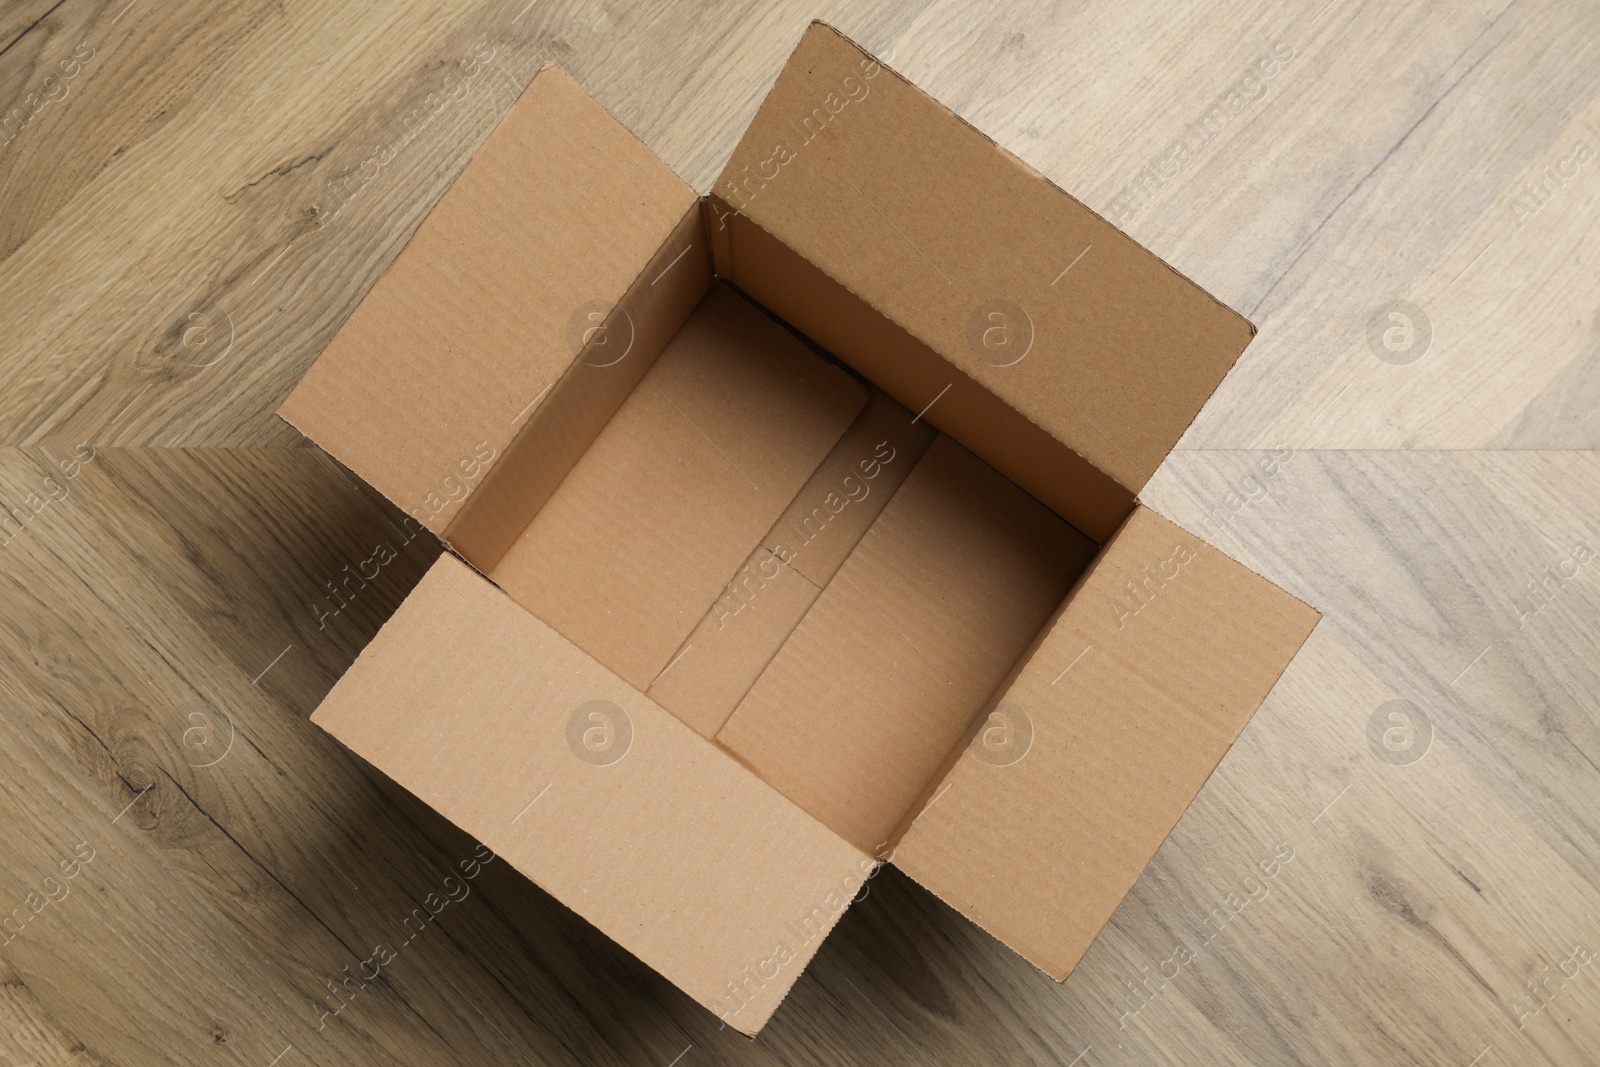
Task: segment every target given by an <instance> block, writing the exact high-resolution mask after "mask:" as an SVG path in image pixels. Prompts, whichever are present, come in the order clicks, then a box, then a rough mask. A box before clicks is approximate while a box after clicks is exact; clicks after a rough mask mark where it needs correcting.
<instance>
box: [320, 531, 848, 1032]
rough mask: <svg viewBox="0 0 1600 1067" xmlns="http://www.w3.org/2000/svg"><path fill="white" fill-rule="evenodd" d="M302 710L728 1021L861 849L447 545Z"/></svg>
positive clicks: (750, 1008) (785, 968)
mask: <svg viewBox="0 0 1600 1067" xmlns="http://www.w3.org/2000/svg"><path fill="white" fill-rule="evenodd" d="M312 721H313V722H315V723H317V724H318V725H320V726H321V727H322V728H324V729H326V730H327V731H328V732H329V733H331V734H333V735H334V736H335V737H337V738H338V739H339V740H340V741H342V742H343V743H344V744H346V745H347V746H349V747H350V748H351V749H352V750H354V751H355V752H356V753H357V754H358V755H360V756H361V757H362V758H364V759H366V760H367V761H368V762H370V763H372V764H373V765H374V766H376V767H377V768H378V769H379V770H381V771H383V772H384V773H385V774H387V775H389V777H391V778H393V779H394V780H395V781H396V782H398V783H400V784H401V785H403V786H405V787H406V788H408V789H410V790H411V791H412V792H413V793H415V794H416V795H417V796H418V797H419V798H421V799H422V800H424V801H426V802H427V803H428V804H430V805H432V806H433V807H434V808H435V809H436V810H438V811H439V812H440V813H441V814H443V815H444V816H445V817H446V818H448V819H450V820H451V821H452V822H454V823H455V824H456V825H457V826H459V827H461V828H462V829H463V830H464V831H466V832H467V833H469V834H472V835H473V836H474V837H476V838H478V839H479V840H480V841H482V842H483V843H484V844H485V845H487V846H489V847H490V848H491V849H493V850H494V851H495V853H496V854H498V855H499V856H501V857H503V858H505V859H506V860H508V861H509V862H510V863H511V864H512V865H513V866H515V867H516V868H517V869H518V870H520V871H522V872H523V873H524V874H526V875H527V876H528V877H529V878H531V879H533V880H534V881H535V882H537V883H538V884H539V885H540V886H541V887H542V888H544V889H545V890H546V891H548V892H549V893H551V894H552V895H553V896H555V897H556V898H557V899H559V900H560V901H561V902H562V903H563V904H566V905H567V906H568V907H570V908H572V910H574V911H575V912H577V913H578V914H579V915H582V916H583V917H584V918H585V919H587V920H588V921H589V922H591V923H593V924H594V925H595V926H596V927H598V928H599V929H600V930H601V931H602V932H603V933H605V934H606V935H607V936H609V937H611V938H612V939H613V940H614V941H616V942H617V943H618V944H620V945H622V946H623V947H624V948H626V949H627V950H628V951H630V952H632V953H633V954H634V955H635V956H637V957H638V958H639V959H641V960H643V961H644V962H645V963H646V964H648V965H649V966H650V967H652V968H654V969H655V970H656V971H658V972H659V973H660V974H662V975H664V976H665V977H666V978H668V979H669V980H671V981H672V982H673V983H675V984H676V985H677V986H678V987H679V988H680V989H682V990H683V991H684V992H686V993H688V994H689V995H690V996H691V997H693V998H694V999H695V1000H697V1001H698V1002H699V1003H701V1004H702V1005H704V1006H705V1007H707V1008H709V1009H710V1010H712V1011H714V1012H716V1013H717V1014H718V1015H720V1016H722V1017H723V1018H725V1019H726V1020H727V1022H728V1024H729V1025H731V1026H733V1027H735V1028H737V1029H739V1030H741V1031H743V1032H745V1033H754V1032H755V1031H756V1030H758V1029H759V1028H760V1027H761V1025H762V1024H763V1023H764V1022H765V1021H766V1019H767V1018H768V1016H770V1015H771V1013H772V1011H773V1009H775V1008H776V1007H777V1005H778V1003H779V1001H781V1000H782V999H783V996H784V994H785V993H786V992H787V991H788V989H789V987H790V985H792V984H793V982H794V980H795V978H796V977H798V976H799V974H800V971H801V970H802V969H803V968H804V966H805V964H806V961H807V960H809V959H810V958H811V956H812V954H813V953H814V952H815V951H816V949H817V946H818V945H819V944H820V943H821V941H822V938H823V937H824V936H825V935H826V933H827V932H828V930H829V929H831V928H832V926H833V924H834V922H835V921H836V920H837V918H838V916H839V915H840V914H841V913H842V912H843V910H844V908H845V907H846V906H847V905H848V903H849V902H850V900H851V899H852V898H853V897H854V895H855V894H856V892H857V891H858V889H859V888H860V886H861V883H862V882H863V881H864V880H865V878H866V876H867V875H868V874H869V873H870V872H871V870H872V868H873V866H874V864H873V861H872V860H871V859H870V858H868V857H867V856H865V855H863V854H862V853H861V852H859V851H857V850H856V849H854V848H851V847H850V846H849V845H847V844H846V843H845V842H844V841H842V840H840V838H839V837H837V836H836V835H835V834H833V833H831V832H829V831H828V830H827V829H825V828H824V827H823V826H822V825H821V824H819V823H818V822H817V821H816V820H814V819H812V818H811V817H810V816H809V815H807V814H806V813H805V812H803V811H801V810H800V809H799V808H797V807H795V806H794V805H793V804H791V803H790V802H789V801H787V800H785V799H784V798H783V797H782V796H780V795H779V794H778V793H777V792H776V791H775V790H773V789H772V788H771V787H769V786H767V785H765V784H764V783H762V782H761V781H760V779H758V778H756V777H755V775H753V774H750V773H749V772H748V771H746V770H745V769H744V768H743V767H741V766H739V764H738V763H736V762H735V761H734V760H733V759H732V758H731V757H729V756H728V755H727V754H725V753H723V752H722V751H720V750H719V749H718V748H717V747H716V746H715V745H713V744H712V743H711V742H709V741H707V740H705V739H704V738H702V737H700V736H699V735H698V734H696V733H695V732H694V731H692V730H690V729H689V728H688V727H686V726H684V725H683V724H682V723H680V722H678V721H677V720H676V719H675V718H673V717H672V716H671V715H670V714H668V713H667V712H666V711H664V710H662V709H661V708H660V707H658V706H657V705H656V704H654V703H653V702H652V701H650V700H649V699H647V698H646V697H644V696H643V695H641V694H640V693H639V692H638V691H636V690H635V689H633V688H632V687H631V686H629V685H628V684H627V683H626V682H624V681H622V680H621V679H620V678H618V677H617V676H616V675H614V674H612V673H611V672H610V671H608V670H606V669H605V668H604V667H602V666H600V664H599V663H597V662H596V661H595V660H594V659H592V658H591V657H589V656H587V655H586V654H584V653H583V652H582V651H580V650H579V649H578V648H577V647H576V646H574V645H573V644H572V643H571V642H569V641H567V640H566V639H565V638H563V637H561V636H560V635H559V634H557V633H556V632H555V631H554V630H552V629H550V628H549V627H548V626H546V625H545V624H544V623H542V622H540V621H539V620H538V619H537V618H535V617H534V616H533V615H531V614H529V613H528V612H526V611H524V610H523V609H522V608H520V607H518V606H517V605H516V604H514V603H513V602H512V601H511V600H509V599H508V598H507V597H506V596H505V595H504V594H503V593H501V592H500V591H499V590H497V589H495V588H494V586H492V585H491V584H490V583H489V582H488V581H487V580H485V579H484V578H482V577H480V576H479V575H477V574H475V573H473V572H472V571H471V570H470V569H469V568H467V567H466V566H465V565H463V564H462V563H461V562H460V561H458V560H457V559H455V558H454V557H452V556H449V555H445V556H441V557H440V558H439V560H438V562H437V563H435V564H434V566H433V568H432V569H431V570H429V572H428V574H427V575H426V576H425V577H424V578H423V580H422V582H421V583H420V584H419V585H418V586H417V588H416V589H415V590H414V591H413V592H412V594H411V596H410V597H409V598H408V599H407V600H406V602H405V603H404V604H403V605H402V606H401V608H400V610H399V611H398V612H397V613H396V614H395V615H394V616H393V618H391V619H390V620H389V622H388V623H387V624H386V625H385V626H384V628H383V629H382V631H380V632H379V634H378V636H377V637H376V638H375V639H374V640H373V642H372V643H371V644H370V645H369V646H368V647H367V649H366V650H365V651H364V652H362V654H361V656H360V658H359V659H357V661H356V663H355V665H354V666H352V667H351V668H350V670H349V672H348V673H346V674H345V676H344V677H343V678H342V679H341V680H340V681H339V683H338V685H337V686H335V687H334V689H333V691H332V692H331V693H329V695H328V697H327V698H326V700H324V701H323V703H322V706H321V707H319V708H318V709H317V712H316V714H315V715H314V716H313V717H312Z"/></svg>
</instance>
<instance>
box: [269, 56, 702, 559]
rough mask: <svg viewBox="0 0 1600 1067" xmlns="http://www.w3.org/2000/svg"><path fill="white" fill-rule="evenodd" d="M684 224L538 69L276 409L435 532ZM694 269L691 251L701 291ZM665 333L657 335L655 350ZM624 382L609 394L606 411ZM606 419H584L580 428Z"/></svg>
mask: <svg viewBox="0 0 1600 1067" xmlns="http://www.w3.org/2000/svg"><path fill="white" fill-rule="evenodd" d="M691 214H694V215H698V210H697V200H696V197H695V195H694V192H693V191H692V190H691V189H689V187H688V186H686V185H685V184H684V183H683V182H682V181H681V180H680V179H679V178H678V177H677V176H676V175H674V174H673V173H672V171H671V170H670V169H669V168H668V167H667V166H666V165H665V164H664V163H662V162H661V161H660V160H659V159H657V158H656V157H655V155H654V154H653V153H651V152H650V150H649V149H648V148H646V147H645V146H644V145H643V144H642V143H641V142H640V141H639V140H638V139H637V138H635V137H634V136H633V135H632V134H631V133H629V132H628V130H627V129H626V128H624V127H623V126H622V125H621V124H620V123H619V122H617V120H616V119H614V118H612V117H611V116H610V115H609V114H607V113H606V111H605V110H604V109H603V108H602V107H601V106H600V105H599V104H598V103H596V102H595V101H594V100H592V99H591V98H590V97H589V96H588V95H587V94H585V93H584V92H583V90H582V89H580V88H578V86H577V84H576V83H574V82H573V81H572V80H571V79H570V78H568V77H567V75H566V74H564V73H563V72H562V71H561V70H559V69H558V68H556V67H550V66H547V67H545V68H544V69H543V70H541V71H540V72H539V74H538V75H537V76H536V77H535V78H534V79H533V81H532V82H531V83H530V84H529V86H528V88H527V89H526V90H525V91H524V92H523V94H522V96H521V97H520V98H519V99H518V101H517V103H516V104H515V106H513V107H512V109H511V111H510V112H509V113H508V114H507V115H506V117H505V118H504V119H503V120H502V121H501V122H500V124H499V125H498V126H497V127H496V128H495V130H494V132H493V133H491V134H490V135H489V138H488V139H487V140H486V141H485V142H484V145H483V147H482V148H481V149H480V150H479V151H478V153H477V154H476V155H475V156H474V157H473V159H472V161H471V162H470V163H469V164H468V165H467V167H466V168H465V169H464V170H463V171H462V173H461V175H460V177H458V178H457V179H456V181H455V183H454V184H453V185H451V187H450V188H449V190H448V191H447V192H446V193H445V194H444V196H443V197H442V198H441V199H440V200H439V203H438V204H437V205H436V206H435V207H434V208H433V210H432V211H431V212H430V213H429V214H428V216H427V217H426V218H425V219H424V220H423V222H422V224H421V226H419V227H418V229H417V231H416V233H415V234H414V235H413V236H412V238H411V240H410V242H409V243H408V244H407V245H406V247H405V248H404V249H403V250H402V251H401V253H400V255H399V256H398V257H397V258H396V259H395V261H394V263H393V264H391V265H390V267H389V269H388V270H387V271H386V272H385V273H384V274H383V276H382V277H381V278H379V279H378V282H377V284H375V285H374V286H373V288H372V290H371V291H370V292H368V294H367V295H366V297H365V298H364V299H363V300H362V302H361V304H360V305H359V306H358V307H357V308H356V310H355V312H354V313H352V314H351V316H350V318H349V319H348V320H347V321H346V322H345V324H344V325H343V327H341V328H340V330H339V332H338V334H337V335H336V336H335V337H334V338H333V340H332V341H331V342H330V343H329V345H328V347H327V349H326V350H325V351H324V352H323V353H322V355H321V356H320V357H319V358H318V359H317V361H316V362H315V363H314V364H313V365H312V366H311V369H310V370H309V371H308V372H307V374H306V376H305V377H304V378H303V379H302V380H301V382H300V384H299V385H298V386H297V387H296V388H295V390H294V391H293V392H292V393H291V394H290V395H289V397H288V399H287V400H285V401H284V403H283V406H282V408H281V409H280V414H281V415H282V416H283V417H284V418H285V419H287V420H288V421H289V422H290V423H292V424H293V425H294V426H295V427H297V428H298V429H299V430H300V431H301V432H303V433H304V434H305V435H306V436H307V437H310V438H311V439H312V440H313V441H315V442H316V443H317V444H318V445H320V446H322V448H323V449H324V450H326V451H327V452H329V453H331V454H332V455H333V456H334V457H335V458H337V459H338V460H339V461H340V462H342V463H343V464H344V465H345V466H347V467H349V468H350V469H351V470H353V471H355V472H356V473H357V474H358V475H360V476H361V477H362V478H364V479H365V480H366V481H367V482H369V483H370V484H372V485H373V486H374V487H375V488H377V489H378V490H379V491H380V492H382V493H383V494H384V495H385V496H387V497H388V498H389V499H390V500H392V501H394V502H395V503H396V504H398V505H399V506H400V507H401V508H402V509H404V510H406V511H407V512H409V513H410V514H412V515H413V516H415V517H416V518H417V519H418V520H419V521H421V522H422V523H423V524H424V525H426V526H428V527H429V528H430V529H432V530H433V531H435V532H436V533H441V534H442V533H444V532H445V530H446V529H447V528H448V527H449V525H450V523H451V520H452V519H453V518H454V517H455V516H456V515H457V513H458V512H459V511H461V509H462V508H463V506H464V505H465V504H466V502H467V501H468V500H469V499H471V498H472V496H473V494H474V493H475V492H476V491H477V490H478V489H480V488H481V487H482V486H483V485H484V484H485V482H486V481H487V480H488V475H489V472H490V470H491V469H492V468H493V467H494V466H495V465H496V464H497V463H498V462H499V461H500V460H501V459H502V458H503V457H504V456H505V455H506V454H507V451H508V448H509V447H510V446H511V444H512V442H513V438H514V437H515V436H516V435H517V434H518V432H519V430H521V429H522V428H523V427H524V425H525V424H526V423H527V422H528V421H529V419H530V418H532V417H533V414H531V413H534V409H535V408H536V407H537V405H538V403H539V402H541V401H542V400H544V399H545V398H547V396H548V394H550V393H551V391H552V389H553V387H554V386H555V384H556V383H557V382H558V380H560V379H561V378H562V376H563V375H564V374H565V373H566V372H567V371H568V370H569V368H570V367H571V366H572V365H573V363H574V360H575V357H576V356H577V354H578V352H579V351H580V349H581V348H582V347H583V346H584V345H585V344H586V343H590V342H592V341H593V340H594V338H595V337H596V335H597V331H596V326H597V325H599V324H600V322H601V320H603V319H604V318H605V315H606V313H607V312H608V311H609V310H610V309H612V308H615V307H616V306H617V304H618V303H619V302H620V301H621V300H622V299H623V297H624V295H625V294H626V293H627V292H628V291H629V289H630V286H631V285H632V284H633V283H635V281H636V279H638V278H639V277H640V275H641V273H642V272H644V271H645V270H646V268H647V265H648V264H650V263H651V261H652V257H654V256H656V255H657V253H658V251H664V245H665V243H666V242H667V241H668V239H669V237H670V236H671V235H673V234H674V232H675V231H679V230H683V223H684V220H685V217H686V216H689V215H691ZM691 221H692V222H693V224H694V225H693V231H692V232H693V234H694V235H695V237H696V238H697V239H698V235H699V233H700V230H701V227H700V225H699V220H698V218H697V217H696V218H694V219H692V220H691ZM685 232H688V231H685ZM685 239H687V238H685ZM702 245H703V242H702ZM678 253H679V250H678V249H672V250H671V251H670V252H668V253H667V256H666V258H667V259H669V260H670V259H671V257H672V256H673V255H677V254H678ZM708 258H709V257H708V254H702V255H701V256H700V257H699V261H700V263H699V269H700V270H701V271H702V272H703V273H704V274H705V283H706V284H709V280H710V277H709V265H708V263H707V260H708ZM674 269H675V270H676V271H677V272H679V276H680V277H681V275H682V272H685V271H688V270H690V269H691V267H690V266H686V265H684V264H682V263H678V264H676V265H675V268H674ZM663 273H664V272H663ZM657 288H658V289H659V288H660V287H659V286H658V287H657ZM701 292H704V285H703V284H702V285H701V286H700V287H699V291H698V292H695V291H693V287H690V290H688V291H685V292H684V293H683V294H682V295H681V296H680V298H679V299H678V300H676V301H675V302H674V304H675V306H676V305H682V314H684V315H686V314H687V313H688V310H689V309H690V308H692V307H693V306H694V302H695V301H696V300H698V298H699V293H701ZM669 318H670V316H669ZM680 321H681V320H680ZM675 329H676V323H668V324H667V328H665V329H664V331H663V332H664V333H665V337H663V338H662V340H663V342H664V340H665V338H666V337H670V336H671V335H672V332H673V330H675ZM641 332H643V330H642V328H641ZM600 336H601V337H602V339H603V337H604V333H603V332H601V333H600ZM614 362H615V360H614V359H612V357H610V356H609V354H608V355H607V358H606V359H597V360H594V363H595V365H596V366H597V367H609V366H611V365H612V364H613V363H614ZM640 362H641V360H640V359H639V358H638V357H637V356H636V357H635V359H634V362H633V364H624V365H622V366H624V368H625V369H626V370H627V371H628V372H630V373H631V372H633V370H634V366H635V365H636V364H638V363H640ZM643 362H644V365H645V366H648V361H647V360H646V361H643ZM638 373H642V369H640V370H639V371H638ZM634 380H637V377H636V376H635V377H634ZM629 387H631V383H624V387H623V388H621V389H620V390H612V392H615V393H618V395H617V397H616V400H617V402H620V399H621V397H622V396H625V395H626V392H627V388H629ZM606 414H607V413H606V412H604V411H601V412H599V413H598V415H597V416H595V418H592V419H590V420H588V421H589V422H594V423H595V429H596V430H597V429H598V425H599V424H601V423H603V422H604V416H605V415H606ZM597 420H598V421H597ZM577 451H580V452H581V448H579V449H577ZM520 519H521V521H523V522H525V521H526V519H527V516H526V515H521V516H520ZM514 524H515V523H514V521H513V522H511V525H514ZM513 532H514V531H513ZM503 540H504V537H503V536H501V537H500V538H498V539H497V541H503ZM491 554H492V553H491ZM474 562H476V563H478V564H479V565H480V566H487V564H488V563H490V562H492V560H484V561H480V560H477V559H475V560H474Z"/></svg>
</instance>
